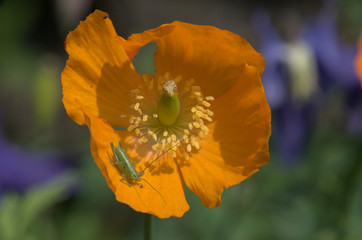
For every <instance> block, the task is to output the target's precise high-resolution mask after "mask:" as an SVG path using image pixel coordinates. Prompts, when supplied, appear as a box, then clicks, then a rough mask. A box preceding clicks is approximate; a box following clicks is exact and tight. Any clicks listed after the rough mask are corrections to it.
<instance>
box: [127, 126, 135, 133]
mask: <svg viewBox="0 0 362 240" xmlns="http://www.w3.org/2000/svg"><path fill="white" fill-rule="evenodd" d="M136 127H137V126H136V125H129V126H128V128H127V130H128V132H131V131H132V130H133V129H135V128H136Z"/></svg>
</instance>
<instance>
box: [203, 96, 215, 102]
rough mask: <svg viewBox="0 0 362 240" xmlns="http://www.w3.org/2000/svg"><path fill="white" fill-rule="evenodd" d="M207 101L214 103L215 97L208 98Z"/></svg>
mask: <svg viewBox="0 0 362 240" xmlns="http://www.w3.org/2000/svg"><path fill="white" fill-rule="evenodd" d="M205 99H206V101H214V100H215V98H214V97H213V96H207V97H205Z"/></svg>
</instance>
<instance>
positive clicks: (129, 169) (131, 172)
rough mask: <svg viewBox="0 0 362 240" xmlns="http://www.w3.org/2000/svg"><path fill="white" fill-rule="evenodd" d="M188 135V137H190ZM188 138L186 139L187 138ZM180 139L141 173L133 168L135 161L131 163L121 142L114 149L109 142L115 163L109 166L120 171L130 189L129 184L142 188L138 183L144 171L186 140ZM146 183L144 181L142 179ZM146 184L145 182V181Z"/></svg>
mask: <svg viewBox="0 0 362 240" xmlns="http://www.w3.org/2000/svg"><path fill="white" fill-rule="evenodd" d="M191 136H192V135H190V136H189V137H191ZM189 137H188V138H189ZM188 138H185V139H182V140H181V141H179V142H177V143H176V144H174V145H173V146H171V147H170V148H168V149H167V150H166V151H164V152H163V153H161V154H160V155H158V156H157V157H156V158H155V159H154V160H153V161H152V162H150V163H149V164H148V165H147V166H146V167H145V168H144V169H143V170H142V171H137V169H136V167H135V161H133V162H132V161H131V160H130V158H129V156H128V154H127V153H126V150H125V149H124V147H123V144H122V142H121V141H120V142H119V146H118V147H115V146H114V145H113V143H112V142H111V148H112V151H113V155H114V158H115V159H116V161H115V162H113V161H111V160H109V161H110V162H111V164H113V165H115V166H116V167H117V168H118V169H119V170H120V171H121V175H122V177H123V179H124V180H125V181H126V183H127V185H128V186H130V187H131V184H137V185H140V187H141V188H142V187H143V186H142V184H140V183H139V182H138V181H139V180H140V179H141V177H142V176H143V175H144V174H145V170H146V169H147V168H148V167H149V166H151V165H152V164H153V163H154V162H155V161H157V160H158V159H159V158H160V157H161V156H163V155H164V154H166V153H167V152H168V151H170V150H171V149H172V148H174V147H175V146H177V145H178V144H181V143H182V142H183V141H184V140H186V139H188ZM143 180H144V181H146V180H145V179H143ZM146 182H147V181H146Z"/></svg>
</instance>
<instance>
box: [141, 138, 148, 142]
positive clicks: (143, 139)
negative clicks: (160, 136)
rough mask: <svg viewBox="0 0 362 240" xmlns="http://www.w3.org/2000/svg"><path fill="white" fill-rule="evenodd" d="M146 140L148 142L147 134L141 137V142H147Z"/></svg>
mask: <svg viewBox="0 0 362 240" xmlns="http://www.w3.org/2000/svg"><path fill="white" fill-rule="evenodd" d="M146 142H148V138H147V137H145V136H143V137H141V139H140V143H146Z"/></svg>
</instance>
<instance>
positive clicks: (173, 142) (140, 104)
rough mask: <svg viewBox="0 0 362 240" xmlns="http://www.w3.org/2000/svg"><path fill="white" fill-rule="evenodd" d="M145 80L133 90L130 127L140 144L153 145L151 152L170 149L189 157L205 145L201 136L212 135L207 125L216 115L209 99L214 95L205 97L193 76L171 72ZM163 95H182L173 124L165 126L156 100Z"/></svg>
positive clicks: (131, 92)
mask: <svg viewBox="0 0 362 240" xmlns="http://www.w3.org/2000/svg"><path fill="white" fill-rule="evenodd" d="M143 81H144V86H145V87H141V86H140V87H139V88H137V89H134V90H132V91H130V96H131V98H132V102H133V103H132V105H131V109H133V110H134V114H133V115H131V116H129V126H128V128H127V130H128V131H129V132H133V133H134V137H135V138H136V139H137V141H136V143H137V144H140V145H141V144H146V143H147V144H151V145H150V151H152V152H153V153H154V154H156V155H157V154H160V153H162V152H165V151H169V152H170V154H171V155H170V156H172V157H173V158H175V159H181V160H180V161H182V159H183V160H188V159H189V158H190V157H192V155H193V154H196V153H197V151H198V150H199V149H200V148H202V139H204V138H205V137H206V136H207V135H208V134H209V128H208V124H210V123H211V122H212V121H213V119H212V117H213V115H214V113H213V112H212V111H211V110H210V107H211V105H212V104H211V103H210V102H212V101H214V97H213V96H206V97H205V96H204V95H203V92H202V89H201V87H200V86H196V85H194V84H195V82H196V81H195V80H194V79H188V80H187V79H186V80H184V79H183V78H182V76H172V74H170V73H166V74H164V75H162V76H160V77H159V78H158V79H155V78H153V76H152V75H150V74H144V75H143ZM178 85H179V86H181V89H178V87H177V86H178ZM145 91H148V92H147V93H146V92H145ZM162 94H167V95H169V96H175V94H177V95H176V96H177V97H178V98H179V102H180V110H179V115H178V116H177V118H176V120H175V121H174V123H172V122H171V123H170V124H166V125H165V124H163V123H164V116H165V115H162V116H161V117H159V116H160V115H159V112H158V108H157V102H158V100H159V99H160V97H161V95H162ZM146 96H147V97H146ZM166 116H167V115H166ZM161 120H162V121H161Z"/></svg>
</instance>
